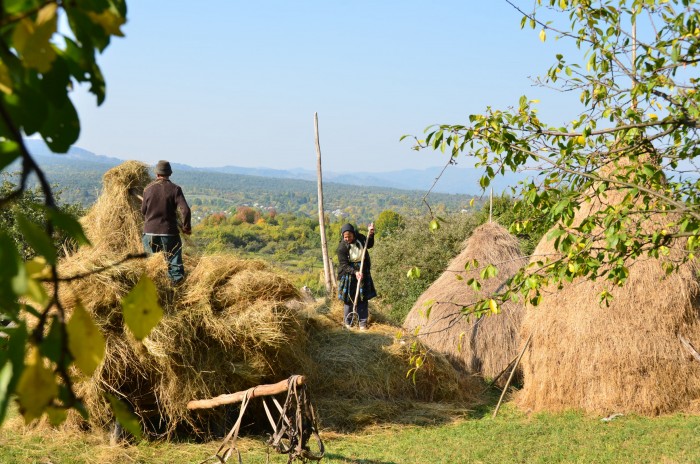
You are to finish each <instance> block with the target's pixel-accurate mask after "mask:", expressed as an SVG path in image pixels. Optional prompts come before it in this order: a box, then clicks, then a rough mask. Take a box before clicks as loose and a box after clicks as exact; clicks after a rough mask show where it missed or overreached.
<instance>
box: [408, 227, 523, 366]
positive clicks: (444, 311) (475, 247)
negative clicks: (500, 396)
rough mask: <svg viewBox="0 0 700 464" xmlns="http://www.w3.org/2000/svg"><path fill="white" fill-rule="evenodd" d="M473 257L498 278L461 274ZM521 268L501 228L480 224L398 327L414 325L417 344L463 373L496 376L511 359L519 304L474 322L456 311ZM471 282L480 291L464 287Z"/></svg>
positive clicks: (511, 240)
mask: <svg viewBox="0 0 700 464" xmlns="http://www.w3.org/2000/svg"><path fill="white" fill-rule="evenodd" d="M474 259H475V260H477V261H478V262H479V267H480V268H482V269H483V267H484V266H486V265H488V264H492V265H494V266H495V267H496V268H498V275H497V276H496V277H493V278H491V279H486V280H484V279H481V278H480V277H479V272H480V270H479V269H476V270H474V269H473V270H470V271H465V265H466V264H467V263H468V262H471V261H472V260H474ZM526 264H527V260H526V258H524V257H523V255H522V253H521V252H520V248H519V246H518V241H517V239H516V238H515V237H513V236H512V235H510V234H509V233H508V231H507V230H506V229H504V228H503V227H502V226H500V225H498V224H496V223H494V222H488V223H486V224H483V225H481V226H480V227H478V228H476V229H475V230H474V232H473V233H472V235H471V237H469V239H468V240H467V241H466V243H465V247H464V250H463V251H462V252H461V253H460V254H459V255H458V256H457V257H456V258H454V259H453V260H452V262H451V263H450V264H449V266H448V267H447V270H445V272H444V273H443V274H442V275H441V276H440V277H439V278H438V279H437V280H436V281H435V282H434V283H433V284H432V285H431V286H430V287H429V288H428V289H427V290H426V291H425V292H424V293H423V294H422V295H421V296H420V298H419V299H418V301H417V302H416V304H415V305H413V308H412V309H411V311H410V312H409V314H408V316H406V321H405V322H404V327H405V328H406V329H407V330H408V331H409V332H413V331H415V329H416V327H420V329H419V332H418V336H419V338H420V339H421V341H422V342H423V343H425V344H426V345H427V346H428V347H430V348H432V349H433V350H436V351H438V352H441V353H445V354H447V355H448V356H449V358H450V359H451V360H452V361H453V362H455V363H456V364H458V365H459V366H461V367H463V368H465V369H466V370H467V371H468V372H474V373H481V374H482V375H483V376H485V377H491V378H493V377H495V376H497V375H498V374H500V373H501V372H502V371H503V370H504V369H505V368H506V367H507V366H508V364H509V363H510V362H511V361H512V360H513V359H514V358H515V357H516V356H517V349H518V345H519V343H520V335H519V331H520V321H521V318H522V312H523V307H522V305H521V304H519V303H514V302H512V301H509V302H506V303H505V304H503V305H502V307H501V312H500V314H495V315H489V316H484V317H481V318H478V319H475V318H474V317H468V318H467V317H464V316H462V315H461V314H460V312H459V311H460V309H461V308H462V307H463V306H466V305H468V304H471V303H474V302H475V301H477V299H481V298H486V297H488V296H489V295H492V294H494V293H497V292H499V291H501V290H502V289H501V286H502V285H503V283H504V282H505V281H506V280H508V279H509V278H510V277H512V276H513V274H515V272H517V270H518V269H520V268H521V267H522V266H524V265H526ZM458 276H461V277H462V280H459V279H458ZM471 278H476V279H478V280H480V281H481V285H482V287H481V291H480V292H476V291H474V290H473V289H472V287H470V286H468V285H467V284H466V282H467V281H468V280H469V279H471ZM431 301H432V302H434V303H433V305H432V309H431V311H430V315H429V317H428V319H426V317H425V313H426V308H427V306H426V304H428V305H429V304H430V302H431ZM460 337H461V339H462V343H461V349H460V346H459V342H460Z"/></svg>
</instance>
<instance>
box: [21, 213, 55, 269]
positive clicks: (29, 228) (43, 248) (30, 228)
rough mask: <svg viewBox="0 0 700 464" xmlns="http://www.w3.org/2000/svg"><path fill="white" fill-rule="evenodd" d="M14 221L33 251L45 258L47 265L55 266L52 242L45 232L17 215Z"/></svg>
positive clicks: (22, 216)
mask: <svg viewBox="0 0 700 464" xmlns="http://www.w3.org/2000/svg"><path fill="white" fill-rule="evenodd" d="M15 219H16V220H17V225H19V228H20V230H21V231H22V234H24V239H25V240H26V241H27V243H29V245H30V246H31V247H32V248H33V249H34V251H36V252H37V253H38V254H39V255H41V256H43V257H44V258H46V261H47V262H48V263H49V264H56V257H57V256H56V248H54V245H53V242H52V241H51V239H50V238H49V236H48V235H47V234H46V231H44V230H43V229H42V228H41V227H39V226H38V225H36V224H33V223H31V222H29V220H28V219H27V218H26V217H25V216H24V215H21V214H18V215H17V216H16V218H15Z"/></svg>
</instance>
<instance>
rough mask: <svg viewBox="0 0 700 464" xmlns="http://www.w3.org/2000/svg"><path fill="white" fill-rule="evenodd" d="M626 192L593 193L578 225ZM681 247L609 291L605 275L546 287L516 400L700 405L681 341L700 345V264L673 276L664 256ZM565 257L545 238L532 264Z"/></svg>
mask: <svg viewBox="0 0 700 464" xmlns="http://www.w3.org/2000/svg"><path fill="white" fill-rule="evenodd" d="M623 195H624V192H619V191H617V192H615V191H609V192H607V193H606V194H603V195H601V196H599V197H596V196H593V200H592V201H591V202H590V203H588V204H586V205H583V206H582V207H581V208H580V209H579V210H578V211H577V213H576V216H575V221H574V222H575V224H580V223H581V221H582V220H583V218H585V217H588V216H590V215H592V214H594V213H596V212H597V211H600V210H602V209H604V208H606V207H608V206H611V205H612V206H614V205H616V204H618V203H619V202H620V200H621V199H622V198H623ZM671 220H672V218H669V217H668V216H662V215H659V216H656V217H653V218H651V219H647V220H646V221H645V222H642V223H641V224H633V225H631V226H630V227H637V226H639V227H642V230H652V228H653V229H657V226H662V224H663V223H666V222H669V221H671ZM599 232H600V231H594V234H596V233H599ZM678 245H679V244H675V245H671V250H670V254H669V255H668V256H667V257H664V258H663V259H651V258H647V257H644V258H639V259H637V260H636V261H635V262H629V263H627V267H628V268H629V279H628V281H627V283H626V284H625V286H624V287H621V288H610V286H609V284H607V283H606V282H604V279H599V280H597V281H590V280H585V279H578V280H575V281H574V282H572V283H569V284H564V285H563V288H561V289H557V288H556V287H552V288H548V289H545V296H544V299H543V301H542V303H541V304H540V305H539V306H538V307H528V308H527V310H526V314H525V316H524V320H523V335H524V336H525V337H527V336H529V335H530V334H532V342H531V344H530V346H529V348H528V350H527V352H526V353H525V356H524V357H523V360H522V362H523V371H524V388H523V389H522V390H521V391H520V392H519V394H518V395H517V397H516V401H517V403H518V404H519V405H520V406H521V407H522V408H525V409H527V410H531V411H540V410H547V411H558V410H564V409H580V410H583V411H586V412H589V413H594V414H603V415H607V414H609V413H613V412H621V413H638V414H645V415H656V414H662V413H667V412H671V411H677V410H680V409H684V408H687V407H688V406H689V405H690V404H691V403H692V402H693V401H694V400H698V399H700V362H698V361H696V360H694V359H693V358H692V357H691V355H690V354H689V352H688V351H686V350H685V349H684V348H683V346H682V345H681V342H680V341H679V336H682V337H685V338H686V339H688V340H690V342H691V343H692V344H693V345H694V346H695V347H700V319H699V317H700V312H699V308H700V300H699V298H700V289H699V287H698V281H697V272H698V265H697V263H695V262H694V263H688V264H685V265H683V266H681V268H680V270H679V271H678V272H677V273H674V274H671V275H668V276H667V275H666V273H665V272H664V270H663V269H662V264H663V260H676V259H678V258H679V257H680V256H681V253H683V251H682V250H681V247H680V246H678ZM557 256H558V255H557V253H555V250H554V247H553V243H552V242H550V241H548V240H547V239H546V236H545V238H543V239H542V241H541V242H540V244H539V245H538V247H537V249H536V251H535V254H534V256H533V261H545V259H546V258H547V257H549V259H554V258H556V257H557ZM604 289H608V290H611V293H612V294H613V300H612V302H611V304H610V306H609V307H606V306H605V305H604V304H601V303H599V301H598V296H599V295H600V292H601V291H602V290H604Z"/></svg>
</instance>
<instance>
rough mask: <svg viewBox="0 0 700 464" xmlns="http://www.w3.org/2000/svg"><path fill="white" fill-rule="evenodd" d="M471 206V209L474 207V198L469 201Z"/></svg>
mask: <svg viewBox="0 0 700 464" xmlns="http://www.w3.org/2000/svg"><path fill="white" fill-rule="evenodd" d="M469 206H470V207H471V206H474V198H472V199H471V200H469Z"/></svg>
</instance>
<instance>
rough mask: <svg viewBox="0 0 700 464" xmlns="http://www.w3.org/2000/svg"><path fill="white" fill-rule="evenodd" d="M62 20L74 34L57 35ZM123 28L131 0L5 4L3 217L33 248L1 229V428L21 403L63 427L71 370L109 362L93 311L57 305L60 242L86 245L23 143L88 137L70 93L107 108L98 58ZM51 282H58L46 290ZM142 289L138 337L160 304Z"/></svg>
mask: <svg viewBox="0 0 700 464" xmlns="http://www.w3.org/2000/svg"><path fill="white" fill-rule="evenodd" d="M61 16H63V17H64V18H65V19H66V20H67V21H66V22H67V28H66V29H65V30H64V31H61V32H59V29H58V23H59V17H61ZM125 21H126V2H125V1H124V0H75V1H71V2H66V1H61V0H22V1H6V2H2V3H0V35H1V37H0V171H5V170H6V169H7V168H8V166H9V165H10V164H11V163H13V162H15V161H18V162H19V164H20V166H21V172H20V175H19V180H18V182H17V184H16V188H14V189H11V190H10V191H3V192H2V197H0V211H2V212H3V213H4V212H5V211H7V210H12V208H15V209H14V210H13V212H12V213H11V215H12V219H13V224H14V225H16V227H17V230H19V232H20V233H21V234H22V236H23V238H24V242H26V243H27V244H28V245H29V246H30V247H31V250H26V251H25V250H20V249H19V246H20V245H19V244H18V243H16V242H15V241H14V240H13V238H12V235H11V233H9V232H8V231H3V230H0V261H1V262H2V266H1V267H0V316H2V319H3V324H2V325H0V332H1V333H0V422H1V421H2V419H4V416H5V413H6V410H7V406H8V402H9V400H10V399H11V398H13V397H15V396H16V397H17V399H18V402H19V405H20V411H21V412H22V414H23V415H24V418H25V420H26V421H31V420H33V419H35V418H38V417H41V416H42V415H43V414H44V413H45V412H46V413H48V415H49V419H50V421H51V422H52V423H54V424H56V423H60V422H61V421H62V420H63V419H64V418H65V410H66V409H68V408H71V407H77V408H78V409H79V410H83V409H82V407H81V404H80V401H79V399H77V398H76V396H75V394H74V392H73V388H72V385H73V381H72V377H71V372H73V371H75V370H74V369H73V366H75V367H77V368H78V369H80V370H81V371H82V372H83V373H86V374H88V375H89V374H90V373H91V372H92V371H93V370H94V368H95V367H96V363H97V362H99V360H100V359H101V357H102V356H103V355H104V337H103V336H102V335H101V333H100V332H99V330H98V329H97V327H96V325H95V323H94V322H93V321H92V320H91V318H90V316H89V314H88V313H87V312H86V311H85V310H83V309H82V308H81V307H80V306H79V305H78V306H77V307H76V308H74V309H73V312H72V315H71V318H70V320H69V321H68V320H67V315H66V312H65V308H64V307H63V305H62V304H61V301H60V300H59V287H60V284H61V279H60V278H59V277H58V275H59V274H58V272H57V266H58V252H57V250H56V247H55V244H54V242H53V240H52V238H53V237H54V236H55V235H54V234H55V232H56V231H57V230H60V231H63V233H65V234H66V235H67V236H69V237H71V238H73V239H75V240H76V241H77V242H78V243H80V244H83V245H84V244H86V243H87V239H86V237H85V235H84V233H83V231H82V228H81V226H80V223H79V222H78V221H77V219H76V217H75V216H74V215H72V214H69V213H67V212H66V211H64V210H62V209H61V208H60V207H59V206H58V204H57V201H56V195H55V193H54V192H53V190H52V188H51V186H50V185H49V183H48V181H47V179H46V176H45V175H44V172H43V170H42V169H41V168H40V166H39V165H38V164H37V162H36V160H35V159H34V157H33V156H32V155H31V153H29V151H28V149H27V147H26V145H25V143H24V139H23V137H24V136H25V135H27V136H29V135H33V134H38V135H39V136H41V138H42V139H43V140H44V141H45V142H46V144H47V145H48V146H49V147H50V148H51V150H52V151H54V152H56V153H65V152H66V151H67V150H68V149H69V148H70V146H71V145H72V144H73V143H74V142H75V141H76V140H77V138H78V135H79V133H80V121H79V118H78V114H77V112H76V110H75V107H74V106H73V103H72V102H71V98H70V92H71V90H72V89H73V88H75V87H76V85H78V84H82V83H85V84H87V85H88V86H89V91H90V92H91V93H92V94H93V95H95V97H96V100H97V104H98V105H99V104H101V103H102V102H103V101H104V99H105V81H104V78H103V76H102V73H101V71H100V68H99V66H98V65H97V61H96V54H97V53H101V52H103V51H104V50H105V49H106V47H107V46H108V45H109V43H110V40H111V38H112V37H113V36H121V35H122V32H121V30H120V27H121V25H122V24H124V22H125ZM32 175H33V176H36V178H37V179H38V184H39V190H38V191H36V192H33V193H30V194H31V195H34V198H33V200H40V204H39V205H37V206H36V208H32V212H34V211H35V212H36V213H37V215H36V216H33V214H30V212H29V211H27V210H23V209H22V208H19V207H17V205H21V203H22V198H23V196H24V195H25V194H26V192H27V188H28V180H29V178H30V176H32ZM35 221H40V222H38V223H37V222H35ZM30 254H31V255H34V256H35V258H33V259H31V260H28V261H25V260H24V259H23V255H30ZM70 277H74V276H69V277H68V278H70ZM45 282H48V283H49V284H50V290H49V291H48V292H47V290H46V288H47V287H44V286H43V285H42V283H45ZM137 287H138V288H135V289H134V290H133V291H132V292H131V293H130V294H129V295H128V296H127V298H128V300H125V302H124V308H125V314H124V315H125V318H124V319H125V321H127V322H126V323H127V325H129V327H130V328H131V329H132V332H134V333H135V334H139V337H140V336H141V335H143V333H145V332H147V329H148V328H149V326H152V324H153V323H154V320H150V321H143V320H141V318H142V316H141V315H142V314H143V313H144V312H145V311H143V310H141V309H138V308H143V307H145V306H144V305H152V302H153V301H155V300H154V298H153V297H154V295H155V289H154V288H152V283H150V281H147V280H145V279H144V280H142V282H140V283H139V285H137ZM20 302H21V303H20ZM27 302H32V303H33V304H34V305H35V306H36V307H38V308H39V309H33V307H32V306H30V305H28V304H26V303H27ZM148 312H149V313H151V314H156V313H157V311H155V310H154V311H148ZM29 313H31V314H32V315H33V316H34V317H35V318H36V320H37V323H36V326H34V327H32V328H31V329H30V328H28V327H27V325H26V324H25V322H24V321H25V319H26V316H27V315H28V314H29ZM129 321H132V322H129ZM155 322H157V321H155ZM114 404H116V403H113V405H114ZM115 407H116V409H115V415H116V416H117V417H118V419H119V420H120V422H123V425H125V426H127V424H128V423H131V422H130V421H129V420H125V416H123V415H122V412H121V411H122V409H123V408H121V407H119V405H117V406H115ZM130 431H132V432H135V433H138V429H130Z"/></svg>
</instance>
